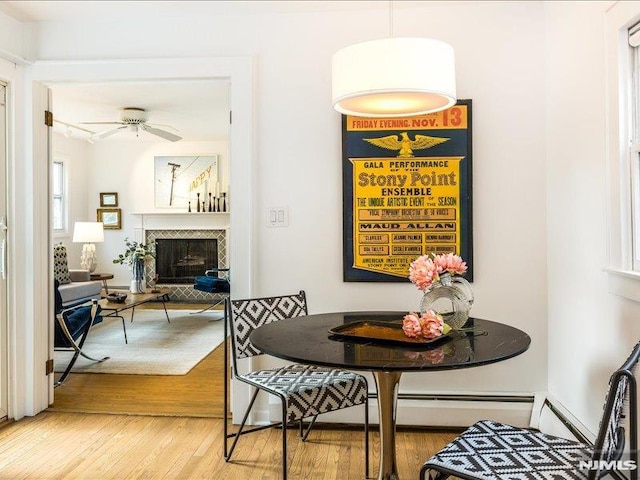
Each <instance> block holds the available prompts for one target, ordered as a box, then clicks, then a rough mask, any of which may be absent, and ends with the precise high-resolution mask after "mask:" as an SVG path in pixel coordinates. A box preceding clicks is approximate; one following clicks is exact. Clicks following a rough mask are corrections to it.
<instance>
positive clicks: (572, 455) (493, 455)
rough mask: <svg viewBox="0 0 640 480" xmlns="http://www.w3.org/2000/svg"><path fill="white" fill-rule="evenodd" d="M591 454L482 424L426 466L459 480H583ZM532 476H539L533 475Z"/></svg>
mask: <svg viewBox="0 0 640 480" xmlns="http://www.w3.org/2000/svg"><path fill="white" fill-rule="evenodd" d="M592 454H593V450H592V449H591V447H589V446H588V445H585V444H582V443H579V442H575V441H572V440H567V439H565V438H560V437H554V436H551V435H545V434H544V433H540V432H533V431H530V430H526V429H522V428H517V427H513V426H511V425H505V424H502V423H496V422H491V421H488V420H482V421H480V422H477V423H475V424H474V425H472V426H471V427H469V428H468V429H467V430H465V431H464V432H463V433H462V434H461V435H460V436H459V437H458V438H456V439H455V440H453V441H452V442H451V443H449V444H448V445H447V446H446V447H444V448H443V449H442V450H440V451H439V452H438V453H437V454H436V455H434V456H433V457H431V458H430V459H429V460H428V461H427V462H426V464H425V466H427V467H434V468H435V469H436V470H439V471H444V472H447V473H448V474H450V475H454V476H458V475H460V476H461V478H470V477H472V478H477V479H484V480H514V479H520V478H522V479H525V478H527V479H534V478H539V479H543V478H547V479H552V478H558V479H580V480H582V479H586V478H587V473H588V469H583V470H580V469H579V468H578V467H579V464H580V461H585V462H586V461H589V460H590V459H591V456H592ZM533 472H538V474H535V473H533Z"/></svg>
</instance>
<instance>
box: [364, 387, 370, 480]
mask: <svg viewBox="0 0 640 480" xmlns="http://www.w3.org/2000/svg"><path fill="white" fill-rule="evenodd" d="M364 478H369V392H368V391H367V395H366V397H365V399H364Z"/></svg>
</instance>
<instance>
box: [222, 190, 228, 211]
mask: <svg viewBox="0 0 640 480" xmlns="http://www.w3.org/2000/svg"><path fill="white" fill-rule="evenodd" d="M222 211H223V212H226V211H227V193H226V192H222Z"/></svg>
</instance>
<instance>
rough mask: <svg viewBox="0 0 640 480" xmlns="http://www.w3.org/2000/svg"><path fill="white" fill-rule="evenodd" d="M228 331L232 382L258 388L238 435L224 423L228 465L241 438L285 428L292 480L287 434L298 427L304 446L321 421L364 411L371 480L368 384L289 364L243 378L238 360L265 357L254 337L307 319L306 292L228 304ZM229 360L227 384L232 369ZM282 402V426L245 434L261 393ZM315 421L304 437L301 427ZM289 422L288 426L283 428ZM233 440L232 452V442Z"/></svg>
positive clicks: (284, 456)
mask: <svg viewBox="0 0 640 480" xmlns="http://www.w3.org/2000/svg"><path fill="white" fill-rule="evenodd" d="M225 307H226V309H227V311H228V318H229V326H230V327H231V348H232V351H233V354H232V355H231V357H232V361H233V377H234V378H236V379H238V380H240V381H241V382H244V383H247V384H249V385H251V386H252V387H253V395H252V397H251V401H250V402H249V406H248V407H247V409H246V411H245V413H244V416H243V418H242V421H241V423H240V425H239V427H238V429H237V431H236V432H234V433H229V428H228V421H226V419H225V422H224V436H225V439H224V458H225V460H226V461H227V462H228V461H230V459H231V455H232V453H233V450H234V448H235V446H236V444H237V442H238V439H239V438H240V436H241V435H245V434H248V433H251V432H256V431H259V430H264V429H265V428H272V427H280V426H281V427H282V477H283V479H284V480H286V478H287V429H286V426H287V425H289V424H295V423H298V425H299V435H300V438H301V440H302V441H305V440H306V439H307V436H308V435H309V432H310V431H311V428H312V427H313V425H314V423H315V421H316V419H317V418H318V415H320V414H322V413H327V412H332V411H335V410H339V409H343V408H348V407H353V406H356V405H364V436H365V478H366V477H368V476H369V409H368V407H369V401H368V393H367V392H368V386H367V380H366V379H365V378H364V377H363V376H362V375H358V374H355V373H353V372H350V371H346V370H338V369H335V368H326V367H319V366H312V365H302V364H289V365H286V366H283V367H280V368H271V369H266V370H257V371H251V372H247V373H241V372H240V369H239V368H238V360H240V359H242V358H249V357H253V356H255V355H262V352H261V351H260V350H258V349H257V348H255V347H254V346H253V345H252V344H251V342H250V341H249V336H250V335H251V332H253V331H254V330H255V329H257V328H259V327H260V326H262V325H266V324H268V323H271V322H276V321H279V320H284V319H287V318H294V317H298V316H302V315H307V313H308V311H307V300H306V295H305V292H304V291H300V293H298V294H295V295H283V296H278V297H263V298H253V299H246V300H228V301H227V304H226V306H225ZM228 357H229V355H225V368H224V370H225V384H226V383H227V378H226V376H227V373H228V372H229V366H228V365H227V359H228ZM261 390H262V391H265V392H267V393H269V394H271V395H275V396H276V397H278V398H279V399H280V401H281V403H282V421H281V422H276V423H272V424H269V425H262V426H258V427H250V428H248V429H245V424H246V421H247V418H248V417H249V412H250V411H251V408H252V407H253V404H254V402H255V400H256V397H257V395H258V392H259V391H261ZM227 403H228V400H227V392H226V391H225V393H224V412H225V413H226V412H228V404H227ZM304 419H310V421H309V425H308V427H307V428H306V430H304V431H303V424H302V421H303V420H304ZM283 422H284V425H283ZM231 438H233V443H232V444H231V447H229V445H228V441H229V439H231Z"/></svg>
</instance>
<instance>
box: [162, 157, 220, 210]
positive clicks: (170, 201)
mask: <svg viewBox="0 0 640 480" xmlns="http://www.w3.org/2000/svg"><path fill="white" fill-rule="evenodd" d="M154 162H155V163H154V173H155V178H154V180H155V205H156V207H168V208H180V209H183V210H184V211H185V212H186V211H187V210H188V208H189V206H191V208H192V210H193V211H194V212H195V211H196V210H197V207H198V205H200V204H201V203H202V202H208V200H209V195H211V196H213V197H219V196H220V193H221V192H220V183H219V180H218V156H217V155H184V156H159V157H155V159H154Z"/></svg>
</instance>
